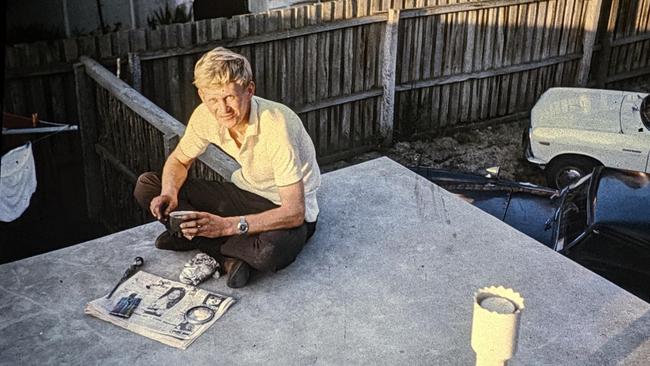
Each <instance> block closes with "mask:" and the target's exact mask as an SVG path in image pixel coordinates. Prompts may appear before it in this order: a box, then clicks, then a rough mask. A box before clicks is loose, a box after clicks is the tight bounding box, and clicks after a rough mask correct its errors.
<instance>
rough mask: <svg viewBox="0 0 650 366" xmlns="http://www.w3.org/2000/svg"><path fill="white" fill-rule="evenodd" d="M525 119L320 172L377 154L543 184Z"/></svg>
mask: <svg viewBox="0 0 650 366" xmlns="http://www.w3.org/2000/svg"><path fill="white" fill-rule="evenodd" d="M616 89H619V90H631V91H639V92H645V93H648V92H650V80H638V81H635V82H632V83H629V84H627V85H623V86H621V87H618V88H616ZM526 126H528V120H527V119H526V120H520V121H517V122H513V123H508V124H502V125H498V126H493V127H484V128H480V129H472V130H467V131H459V132H456V133H454V134H453V135H451V136H446V137H437V138H431V139H427V140H413V141H401V142H397V143H395V144H393V146H391V147H390V148H386V149H382V150H379V151H372V152H369V153H366V154H362V155H359V156H356V157H354V158H351V159H348V160H345V161H339V162H336V163H333V164H329V165H326V166H322V167H321V170H322V171H323V172H327V171H331V170H336V169H340V168H343V167H346V166H349V165H353V164H358V163H361V162H364V161H367V160H371V159H375V158H378V157H380V156H388V157H389V158H391V159H393V160H395V161H397V162H399V163H400V164H402V165H405V166H413V165H417V164H418V156H419V157H420V158H419V165H421V166H427V167H435V168H443V169H449V170H454V171H462V172H470V173H477V174H485V169H486V168H489V167H493V166H499V167H500V168H501V173H500V177H502V178H505V179H512V180H517V181H522V182H530V183H535V184H541V185H546V179H545V178H544V172H543V171H542V170H541V169H540V168H538V167H537V166H534V165H532V164H530V163H529V162H528V161H526V159H525V158H524V156H523V147H522V134H523V131H524V129H525V128H526Z"/></svg>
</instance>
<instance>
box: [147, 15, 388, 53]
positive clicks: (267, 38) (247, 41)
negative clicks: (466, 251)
mask: <svg viewBox="0 0 650 366" xmlns="http://www.w3.org/2000/svg"><path fill="white" fill-rule="evenodd" d="M386 19H387V15H385V14H377V15H371V16H367V17H363V18H352V19H344V20H339V21H333V22H330V23H324V24H317V25H310V26H305V27H303V28H298V29H290V30H284V31H277V32H272V33H268V34H260V35H255V36H248V37H242V38H238V39H222V40H218V41H212V42H208V43H204V44H202V45H198V46H194V47H191V48H170V49H165V50H158V51H152V52H142V53H140V54H139V55H140V60H141V61H149V60H155V59H160V58H167V57H173V56H187V55H194V54H197V53H203V52H207V51H209V50H211V49H213V48H215V47H218V46H222V47H226V48H235V47H242V46H250V45H254V44H260V43H268V42H273V41H280V40H285V39H290V38H296V37H304V36H309V35H312V34H318V33H323V32H329V31H334V30H338V29H346V28H351V27H358V26H362V25H367V24H374V23H382V22H386Z"/></svg>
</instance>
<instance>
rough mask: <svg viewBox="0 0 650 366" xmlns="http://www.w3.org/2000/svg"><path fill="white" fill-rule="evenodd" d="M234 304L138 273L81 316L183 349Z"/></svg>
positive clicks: (211, 293)
mask: <svg viewBox="0 0 650 366" xmlns="http://www.w3.org/2000/svg"><path fill="white" fill-rule="evenodd" d="M234 302H235V300H234V299H233V298H232V297H229V296H224V295H220V294H216V293H213V292H209V291H206V290H203V289H200V288H198V287H194V286H191V285H185V284H182V283H180V282H176V281H171V280H168V279H165V278H162V277H158V276H156V275H153V274H150V273H147V272H143V271H139V272H137V273H136V274H135V275H133V277H131V278H129V279H128V280H127V281H125V282H124V283H122V284H121V285H120V287H119V288H118V289H117V291H115V293H114V294H113V296H111V298H110V299H107V298H106V297H102V298H99V299H97V300H93V301H91V302H89V303H88V304H86V308H85V309H84V312H85V313H86V314H89V315H92V316H95V317H97V318H99V319H102V320H105V321H107V322H109V323H113V324H115V325H117V326H119V327H122V328H125V329H128V330H130V331H132V332H134V333H137V334H140V335H143V336H145V337H148V338H151V339H154V340H157V341H159V342H161V343H164V344H167V345H169V346H172V347H176V348H181V349H186V348H187V347H188V346H189V345H190V344H192V342H194V340H196V339H197V338H198V337H199V336H200V335H201V334H203V332H205V331H206V330H207V329H208V328H210V326H212V324H214V322H216V321H217V319H219V318H220V317H221V315H223V314H224V313H225V312H226V310H228V308H229V307H230V305H232V304H233V303H234ZM188 311H189V312H188Z"/></svg>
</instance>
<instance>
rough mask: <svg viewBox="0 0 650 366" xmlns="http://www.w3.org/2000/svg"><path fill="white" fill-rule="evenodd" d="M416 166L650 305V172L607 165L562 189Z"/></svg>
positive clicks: (420, 170)
mask: <svg viewBox="0 0 650 366" xmlns="http://www.w3.org/2000/svg"><path fill="white" fill-rule="evenodd" d="M410 169H411V170H413V171H414V172H416V173H418V174H420V175H422V176H423V177H425V178H427V179H429V180H430V181H432V182H434V183H436V184H437V185H439V186H441V187H443V188H445V189H447V190H448V191H450V192H452V193H455V194H457V195H459V196H460V197H462V198H463V199H465V200H467V201H468V202H470V203H472V204H473V205H475V206H476V207H478V208H480V209H482V210H483V211H485V212H487V213H489V214H491V215H493V216H495V217H497V218H499V219H500V220H502V221H504V222H505V223H507V224H509V225H511V226H513V227H514V228H515V229H517V230H519V231H521V232H523V233H525V234H527V235H529V236H531V237H532V238H534V239H536V240H538V241H540V242H541V243H543V244H545V245H546V246H548V247H549V248H551V249H553V250H555V251H557V252H559V253H561V254H563V255H565V256H567V257H569V258H571V259H573V260H574V261H576V262H577V263H580V264H581V265H583V266H584V267H587V268H589V269H590V270H592V271H594V272H596V273H598V274H600V275H601V276H603V277H605V278H607V279H609V280H610V281H612V282H614V283H616V284H618V285H619V286H621V287H623V288H625V289H626V290H628V291H629V292H631V293H633V294H635V295H637V296H639V297H640V298H642V299H644V300H645V301H648V302H650V174H647V173H641V172H634V171H628V170H620V169H614V168H606V167H602V166H601V167H597V168H595V169H594V170H593V172H592V173H591V174H589V175H586V176H585V177H583V178H582V179H580V180H579V181H577V182H575V183H573V184H571V185H570V186H568V187H566V188H564V189H562V190H561V191H559V190H555V189H551V188H547V187H542V186H538V185H534V184H529V183H521V182H512V181H507V180H502V179H498V178H493V177H483V176H479V175H474V174H465V173H455V172H450V171H448V170H441V169H434V168H425V167H411V168H410Z"/></svg>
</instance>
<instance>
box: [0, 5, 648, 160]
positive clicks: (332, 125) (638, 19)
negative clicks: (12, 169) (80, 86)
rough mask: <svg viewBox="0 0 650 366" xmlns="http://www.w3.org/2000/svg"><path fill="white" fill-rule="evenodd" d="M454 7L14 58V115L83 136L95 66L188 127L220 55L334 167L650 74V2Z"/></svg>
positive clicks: (292, 13)
mask: <svg viewBox="0 0 650 366" xmlns="http://www.w3.org/2000/svg"><path fill="white" fill-rule="evenodd" d="M454 2H455V1H447V0H440V1H433V0H410V1H409V0H400V1H397V0H384V1H381V0H371V1H368V0H356V1H354V0H345V1H336V2H329V3H320V4H315V5H307V6H300V7H295V8H290V9H282V10H275V11H271V12H268V13H263V14H252V15H244V16H238V17H233V18H231V19H211V20H204V21H200V22H196V23H187V24H175V25H171V26H166V27H163V28H161V29H157V30H143V29H137V30H130V31H123V32H118V33H113V34H107V35H102V36H98V37H90V36H89V37H81V38H77V39H67V40H63V41H58V42H50V43H45V42H41V43H36V44H30V45H19V46H15V47H9V48H7V49H6V55H7V57H6V64H5V71H6V72H5V90H6V93H5V106H6V110H7V111H12V112H15V113H19V114H29V113H31V112H39V115H41V116H43V117H44V118H46V119H50V120H55V121H67V122H74V121H75V120H76V119H77V100H76V94H75V92H74V76H73V72H72V69H73V67H72V63H74V62H75V61H76V60H78V58H79V56H80V55H88V56H90V57H92V58H94V59H97V60H99V61H100V62H101V63H103V64H104V65H105V66H107V67H108V69H109V70H111V71H112V72H114V73H116V72H118V73H119V74H120V75H121V77H122V78H124V79H126V80H127V81H129V83H131V85H133V86H134V87H135V89H136V90H140V91H141V92H142V93H143V94H144V95H145V96H147V97H148V98H149V99H151V100H152V101H153V102H154V103H155V104H157V105H159V106H160V107H162V108H163V109H164V110H166V111H168V112H169V113H170V114H171V115H172V116H173V117H175V118H176V119H178V120H181V121H183V122H184V121H186V119H187V117H188V116H189V113H190V112H191V110H192V108H193V107H194V106H195V105H196V103H197V102H198V100H197V97H196V92H195V90H194V87H193V86H192V85H191V79H192V68H193V64H194V62H195V60H196V59H197V58H198V57H199V55H200V54H201V53H202V52H204V51H207V50H209V49H211V48H213V47H215V46H218V45H223V46H227V47H231V48H234V49H235V50H237V51H239V52H241V53H243V54H245V55H246V56H248V57H249V59H250V60H251V62H252V64H253V68H254V74H255V77H256V80H257V85H258V94H259V95H261V96H263V97H266V98H270V99H275V100H278V101H282V102H284V103H286V104H288V105H290V106H291V107H293V108H294V109H295V110H296V111H297V112H298V113H299V114H300V116H301V117H302V119H303V122H304V123H305V125H306V127H307V129H308V131H309V133H310V135H311V136H312V138H313V139H314V142H315V144H316V146H317V150H318V156H319V159H320V160H321V161H330V160H336V159H338V158H342V157H345V156H349V155H352V154H355V153H357V152H359V151H362V150H365V149H368V148H370V147H373V146H376V145H377V143H379V142H381V141H382V140H386V139H390V135H391V130H392V129H394V130H395V132H396V133H397V134H398V135H399V136H410V135H412V134H419V133H434V134H435V133H441V132H444V131H445V130H448V129H453V128H458V127H466V126H469V125H471V126H475V125H476V123H498V122H499V121H505V120H510V119H513V118H520V117H523V116H525V115H526V111H527V110H528V109H529V108H530V106H531V105H532V103H534V101H535V100H536V98H537V97H538V96H539V95H540V93H542V92H543V91H544V90H545V89H547V88H548V87H551V86H556V85H579V84H581V82H583V81H584V79H585V78H584V77H582V74H584V73H585V72H588V71H590V72H591V75H592V76H591V78H592V79H591V80H592V83H591V84H590V85H594V86H596V85H599V86H617V85H618V84H616V83H617V82H618V81H619V80H622V79H625V78H630V77H638V76H643V75H647V74H649V73H650V69H649V65H648V62H649V61H648V59H649V58H650V57H648V52H649V50H650V25H649V19H650V11H648V9H650V0H638V1H631V0H589V1H588V0H496V1H495V0H493V1H477V2H471V3H467V2H464V1H460V2H459V3H456V4H449V5H439V4H447V3H454ZM601 3H602V6H601ZM432 5H438V6H432ZM389 9H391V10H390V11H389ZM610 9H612V11H611V16H610V11H609V10H610ZM598 16H600V19H601V21H600V35H599V36H598V37H596V36H595V31H596V29H597V27H596V25H597V24H598V22H597V19H598ZM594 19H596V20H594ZM603 19H607V21H603ZM603 27H605V31H603ZM585 29H586V30H587V31H585ZM594 40H595V42H594ZM599 43H600V44H599ZM591 54H593V58H592V57H591ZM118 58H119V59H118ZM592 59H593V60H592ZM590 64H593V65H596V66H597V67H591V68H590V67H589V66H590ZM118 69H119V71H118ZM393 106H394V108H393ZM393 121H394V122H393Z"/></svg>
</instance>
